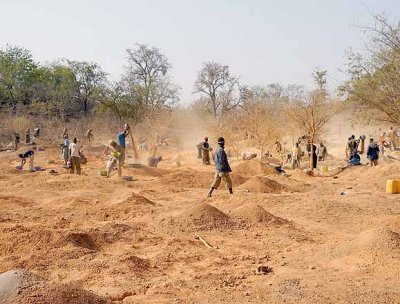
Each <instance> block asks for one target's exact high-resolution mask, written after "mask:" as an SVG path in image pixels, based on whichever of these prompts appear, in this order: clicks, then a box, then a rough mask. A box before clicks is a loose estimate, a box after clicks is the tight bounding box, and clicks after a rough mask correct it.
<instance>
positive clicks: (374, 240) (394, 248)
mask: <svg viewBox="0 0 400 304" xmlns="http://www.w3.org/2000/svg"><path fill="white" fill-rule="evenodd" d="M338 252H339V253H340V254H343V255H352V256H360V257H374V258H376V257H377V256H381V257H382V258H384V259H386V258H390V257H397V258H398V257H400V234H398V233H396V232H393V231H391V230H389V229H387V228H378V229H372V230H367V231H365V232H363V233H361V234H360V235H358V236H357V237H356V238H354V239H352V240H350V241H347V242H345V243H343V244H342V245H341V246H339V247H338Z"/></svg>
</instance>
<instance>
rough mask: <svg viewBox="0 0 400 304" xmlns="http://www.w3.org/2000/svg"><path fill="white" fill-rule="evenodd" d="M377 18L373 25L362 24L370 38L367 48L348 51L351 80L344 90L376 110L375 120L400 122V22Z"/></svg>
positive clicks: (355, 101) (354, 100) (359, 103)
mask: <svg viewBox="0 0 400 304" xmlns="http://www.w3.org/2000/svg"><path fill="white" fill-rule="evenodd" d="M374 19H375V23H374V24H373V25H372V26H363V27H360V28H361V29H362V30H363V31H364V33H366V35H367V38H368V39H369V41H368V43H367V44H366V47H365V50H364V52H363V53H355V52H353V51H349V52H348V64H347V74H348V75H349V80H348V81H347V82H346V83H345V84H344V85H343V86H341V91H342V92H343V93H344V94H346V95H347V99H348V101H349V102H351V103H352V104H353V105H355V106H357V107H361V108H363V109H364V110H365V109H366V110H370V111H371V112H372V113H374V115H371V116H372V118H373V119H374V120H378V121H383V122H388V123H393V124H400V24H391V23H390V22H389V21H388V20H387V19H386V18H385V17H383V16H374Z"/></svg>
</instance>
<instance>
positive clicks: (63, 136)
mask: <svg viewBox="0 0 400 304" xmlns="http://www.w3.org/2000/svg"><path fill="white" fill-rule="evenodd" d="M65 136H68V128H67V127H64V130H63V132H62V134H61V138H65Z"/></svg>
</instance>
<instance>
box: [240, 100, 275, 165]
mask: <svg viewBox="0 0 400 304" xmlns="http://www.w3.org/2000/svg"><path fill="white" fill-rule="evenodd" d="M243 111H244V113H243V119H242V124H241V127H242V129H243V130H246V131H247V132H248V133H250V134H251V135H252V137H253V138H254V142H255V145H256V147H257V148H258V149H260V158H262V157H263V155H264V151H265V149H266V148H271V147H272V146H273V145H274V143H275V142H276V141H277V140H279V139H280V136H281V134H282V132H281V131H282V130H281V127H282V120H281V119H280V118H279V117H277V115H276V114H275V111H274V109H273V108H272V107H271V105H269V104H267V103H263V102H252V103H249V104H247V105H246V106H245V107H244V108H243Z"/></svg>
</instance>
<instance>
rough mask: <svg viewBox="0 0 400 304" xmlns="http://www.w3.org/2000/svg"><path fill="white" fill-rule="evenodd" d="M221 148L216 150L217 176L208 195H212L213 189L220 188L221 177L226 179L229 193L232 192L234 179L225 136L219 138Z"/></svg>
mask: <svg viewBox="0 0 400 304" xmlns="http://www.w3.org/2000/svg"><path fill="white" fill-rule="evenodd" d="M218 146H219V148H218V149H217V150H216V151H215V155H214V161H215V170H216V172H215V176H214V180H213V183H212V185H211V189H210V192H208V197H211V195H212V193H213V191H214V190H215V189H218V187H219V185H220V183H221V179H224V182H225V185H226V187H227V188H228V189H229V193H230V194H232V193H233V190H232V180H231V177H230V176H229V173H230V172H232V169H231V167H230V166H229V163H228V156H227V155H226V153H225V150H224V147H225V139H224V138H223V137H220V138H218Z"/></svg>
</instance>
